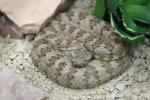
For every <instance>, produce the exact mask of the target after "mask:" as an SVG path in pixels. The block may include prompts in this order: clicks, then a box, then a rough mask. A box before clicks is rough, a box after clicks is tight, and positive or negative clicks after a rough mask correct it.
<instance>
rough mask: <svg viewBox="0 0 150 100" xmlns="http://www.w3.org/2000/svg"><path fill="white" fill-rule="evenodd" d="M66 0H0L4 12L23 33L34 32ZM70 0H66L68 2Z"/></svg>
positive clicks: (0, 7) (1, 9)
mask: <svg viewBox="0 0 150 100" xmlns="http://www.w3.org/2000/svg"><path fill="white" fill-rule="evenodd" d="M66 1H67V0H0V11H2V12H3V13H5V14H6V15H7V17H8V18H9V19H11V20H12V21H13V22H14V23H16V25H17V26H19V27H20V28H21V29H22V30H23V31H24V32H25V33H36V32H38V31H39V30H40V28H41V27H42V25H43V24H44V23H45V22H46V21H47V20H48V19H50V18H51V17H52V16H53V15H54V14H55V12H56V11H57V10H59V9H62V7H63V6H62V5H63V4H64V3H66ZM70 1H72V0H68V1H67V2H70Z"/></svg>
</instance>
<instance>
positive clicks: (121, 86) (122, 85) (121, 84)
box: [116, 83, 125, 91]
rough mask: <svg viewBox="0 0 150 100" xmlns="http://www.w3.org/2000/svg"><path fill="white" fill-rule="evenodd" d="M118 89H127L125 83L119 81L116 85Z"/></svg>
mask: <svg viewBox="0 0 150 100" xmlns="http://www.w3.org/2000/svg"><path fill="white" fill-rule="evenodd" d="M116 89H118V90H120V91H123V90H124V89H125V85H124V84H123V83H118V84H117V85H116Z"/></svg>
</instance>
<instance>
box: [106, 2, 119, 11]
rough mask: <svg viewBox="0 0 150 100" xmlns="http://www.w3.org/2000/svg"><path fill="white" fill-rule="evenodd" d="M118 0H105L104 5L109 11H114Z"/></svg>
mask: <svg viewBox="0 0 150 100" xmlns="http://www.w3.org/2000/svg"><path fill="white" fill-rule="evenodd" d="M119 1H120V0H113V2H112V0H106V5H107V9H108V10H109V11H110V12H114V11H115V10H116V8H117V7H118V6H119V4H120V2H119Z"/></svg>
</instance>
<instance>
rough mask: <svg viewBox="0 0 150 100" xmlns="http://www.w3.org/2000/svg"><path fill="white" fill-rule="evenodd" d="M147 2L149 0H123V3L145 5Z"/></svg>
mask: <svg viewBox="0 0 150 100" xmlns="http://www.w3.org/2000/svg"><path fill="white" fill-rule="evenodd" d="M148 2H149V0H124V5H130V4H137V5H145V4H147V3H148Z"/></svg>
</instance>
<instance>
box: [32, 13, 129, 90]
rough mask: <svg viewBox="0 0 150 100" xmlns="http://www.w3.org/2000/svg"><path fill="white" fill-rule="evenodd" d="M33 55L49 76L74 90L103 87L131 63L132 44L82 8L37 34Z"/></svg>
mask: <svg viewBox="0 0 150 100" xmlns="http://www.w3.org/2000/svg"><path fill="white" fill-rule="evenodd" d="M31 57H32V60H33V63H34V64H35V66H37V67H38V69H39V70H40V71H41V72H43V73H44V74H45V75H46V76H47V77H48V78H50V79H51V80H53V81H54V82H56V83H58V84H60V85H61V86H64V87H69V88H73V89H86V88H94V87H96V86H99V85H100V84H103V83H105V82H107V81H109V80H111V79H112V78H114V77H115V76H117V75H119V74H120V73H122V72H123V71H125V70H126V69H127V68H128V67H129V66H130V64H131V56H130V52H129V45H128V44H126V43H124V42H123V41H121V40H120V39H119V37H118V36H117V35H116V34H115V32H114V29H112V27H111V26H110V25H109V24H108V23H106V22H105V21H102V20H98V19H97V18H95V17H94V16H92V15H89V14H88V13H86V12H82V11H78V12H76V11H69V12H65V13H61V14H60V15H58V16H57V17H55V19H54V20H52V21H51V22H50V23H49V24H48V25H47V26H46V27H45V28H44V29H43V30H41V31H40V32H39V34H38V35H37V36H36V37H35V41H34V46H33V49H32V52H31Z"/></svg>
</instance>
